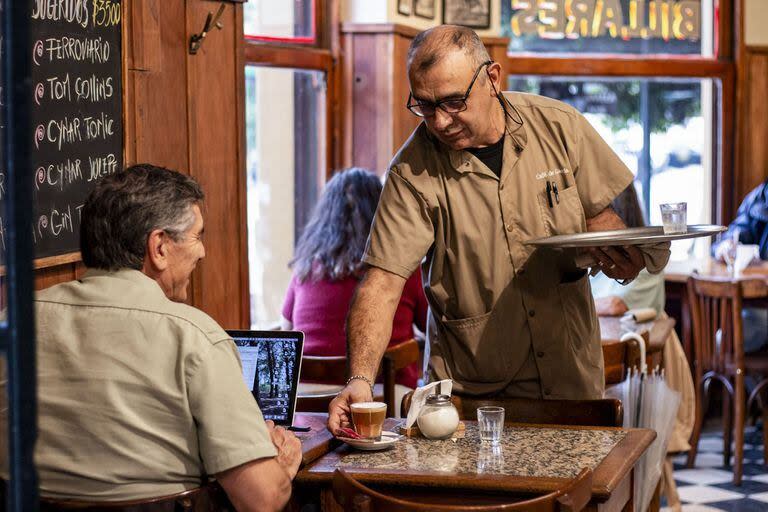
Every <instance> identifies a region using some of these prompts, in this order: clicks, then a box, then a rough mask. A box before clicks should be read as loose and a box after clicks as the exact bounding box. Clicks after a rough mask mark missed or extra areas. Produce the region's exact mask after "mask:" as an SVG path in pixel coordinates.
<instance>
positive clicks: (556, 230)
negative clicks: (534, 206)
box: [537, 185, 587, 236]
mask: <svg viewBox="0 0 768 512" xmlns="http://www.w3.org/2000/svg"><path fill="white" fill-rule="evenodd" d="M551 197H552V207H551V208H550V207H549V198H548V197H547V193H546V192H542V193H540V194H539V195H538V196H537V198H538V200H539V212H540V214H541V220H542V222H543V224H544V231H545V232H546V234H547V236H554V235H567V234H572V233H583V232H584V231H586V229H587V220H586V218H585V216H584V208H583V207H582V206H581V199H580V198H579V191H578V189H577V188H576V185H572V186H570V187H568V188H566V189H564V190H561V191H560V192H559V194H558V195H555V193H554V192H552V194H551ZM558 199H559V200H558Z"/></svg>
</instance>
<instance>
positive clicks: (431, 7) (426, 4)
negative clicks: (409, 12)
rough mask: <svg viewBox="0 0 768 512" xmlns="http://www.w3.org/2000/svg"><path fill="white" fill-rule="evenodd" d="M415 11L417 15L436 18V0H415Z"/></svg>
mask: <svg viewBox="0 0 768 512" xmlns="http://www.w3.org/2000/svg"><path fill="white" fill-rule="evenodd" d="M413 1H414V4H413V11H414V14H415V15H416V16H419V17H421V18H427V19H428V20H433V19H435V0H413Z"/></svg>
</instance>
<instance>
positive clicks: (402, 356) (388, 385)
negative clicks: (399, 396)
mask: <svg viewBox="0 0 768 512" xmlns="http://www.w3.org/2000/svg"><path fill="white" fill-rule="evenodd" d="M420 359H421V349H420V348H419V344H418V342H417V341H416V340H415V339H411V340H408V341H404V342H402V343H399V344H397V345H395V346H394V347H389V348H387V350H386V352H384V358H383V359H382V361H381V371H382V373H383V375H384V402H385V403H386V404H387V416H394V415H395V411H397V409H396V404H395V375H396V374H397V371H398V370H401V369H403V368H406V367H408V366H410V365H412V364H413V363H418V362H420Z"/></svg>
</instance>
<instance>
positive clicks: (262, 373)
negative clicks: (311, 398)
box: [258, 342, 296, 419]
mask: <svg viewBox="0 0 768 512" xmlns="http://www.w3.org/2000/svg"><path fill="white" fill-rule="evenodd" d="M295 352H296V347H295V345H294V344H293V343H269V342H266V343H260V344H259V356H258V375H259V391H258V392H259V397H258V399H259V404H260V406H261V412H262V414H263V415H264V417H265V418H266V419H278V418H285V417H286V416H287V415H288V407H289V405H290V394H291V383H292V382H293V375H294V372H295V368H294V361H295V355H296V353H295Z"/></svg>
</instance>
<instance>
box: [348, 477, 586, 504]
mask: <svg viewBox="0 0 768 512" xmlns="http://www.w3.org/2000/svg"><path fill="white" fill-rule="evenodd" d="M333 495H334V497H335V498H336V501H337V502H338V503H339V504H340V505H341V507H342V509H343V510H344V511H345V512H385V511H386V512H426V511H429V512H512V511H526V512H560V511H562V512H565V511H568V512H579V511H580V510H582V509H584V507H586V506H587V504H588V503H589V500H590V498H591V497H592V471H590V470H589V469H586V468H585V469H583V470H581V473H579V474H578V476H576V478H574V479H573V480H571V481H570V482H568V483H567V484H566V485H565V486H563V488H562V489H559V490H557V491H554V492H551V493H549V494H545V495H543V496H539V497H536V498H532V499H529V500H525V501H519V502H516V503H508V504H503V505H496V504H494V505H474V506H473V505H444V504H437V503H434V504H429V503H424V502H423V501H419V502H415V501H406V500H403V499H399V498H395V497H391V496H387V495H385V494H382V493H380V492H377V491H375V490H373V489H371V488H369V487H366V486H365V485H363V484H361V483H360V482H358V481H357V480H355V479H354V478H352V477H351V476H350V475H348V474H347V473H346V472H345V471H344V470H341V469H337V470H336V471H335V472H334V473H333ZM456 501H459V499H457V500H456Z"/></svg>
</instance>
